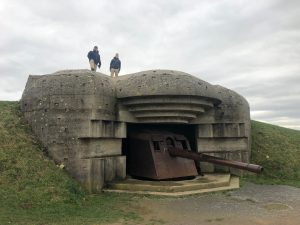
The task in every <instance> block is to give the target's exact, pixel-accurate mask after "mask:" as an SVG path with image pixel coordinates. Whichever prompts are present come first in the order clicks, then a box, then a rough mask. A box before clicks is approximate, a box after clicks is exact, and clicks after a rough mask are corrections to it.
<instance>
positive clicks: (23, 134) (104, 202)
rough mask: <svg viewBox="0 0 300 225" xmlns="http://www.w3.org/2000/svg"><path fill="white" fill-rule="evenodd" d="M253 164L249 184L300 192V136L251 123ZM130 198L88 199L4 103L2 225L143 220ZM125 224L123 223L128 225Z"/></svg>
mask: <svg viewBox="0 0 300 225" xmlns="http://www.w3.org/2000/svg"><path fill="white" fill-rule="evenodd" d="M252 162H253V163H257V164H260V165H263V166H264V168H265V171H264V173H263V175H260V176H248V177H246V178H244V179H245V180H247V181H249V180H251V181H254V182H260V183H280V184H290V185H294V186H299V187H300V181H299V180H300V131H295V130H291V129H286V128H282V127H278V126H273V125H270V124H266V123H261V122H257V121H252ZM132 201H133V200H132V196H130V195H117V194H108V193H106V194H99V195H90V194H87V193H85V192H84V191H83V190H82V189H81V188H80V186H79V185H78V184H77V183H76V182H75V181H74V180H72V179H71V178H70V177H69V176H68V175H67V174H66V172H65V171H64V170H62V169H60V168H59V167H57V166H56V165H55V164H54V163H53V162H52V161H51V160H50V159H48V158H47V157H46V156H45V154H44V153H43V148H42V146H40V145H39V143H38V142H37V141H36V139H35V137H34V136H33V135H32V133H31V132H30V128H29V126H28V125H27V123H26V122H25V121H24V119H23V117H22V115H21V113H20V110H19V105H18V102H0V203H1V204H0V222H1V224H22V225H23V224H72V225H76V224H102V223H113V222H115V221H118V220H120V219H122V220H123V221H125V222H126V221H129V220H139V218H138V215H137V214H136V213H135V212H134V210H133V209H132V208H131V207H130V204H131V202H132ZM123 223H124V222H123Z"/></svg>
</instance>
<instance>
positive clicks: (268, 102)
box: [0, 0, 300, 130]
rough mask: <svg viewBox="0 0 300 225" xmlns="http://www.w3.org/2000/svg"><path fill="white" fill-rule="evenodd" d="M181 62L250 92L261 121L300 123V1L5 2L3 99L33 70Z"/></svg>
mask: <svg viewBox="0 0 300 225" xmlns="http://www.w3.org/2000/svg"><path fill="white" fill-rule="evenodd" d="M94 45H98V46H99V49H100V54H101V60H102V67H101V69H100V72H103V73H106V74H108V72H109V71H108V69H109V62H110V60H111V58H112V57H113V56H114V54H115V53H116V52H118V53H119V54H120V59H121V61H122V71H121V74H120V75H122V74H127V73H133V72H139V71H142V70H149V69H172V70H180V71H184V72H187V73H190V74H192V75H195V76H197V77H199V78H200V79H203V80H205V81H208V82H210V83H212V84H219V85H222V86H225V87H227V88H230V89H233V90H235V91H237V92H238V93H240V94H242V95H243V96H244V97H246V98H247V100H248V102H249V103H250V107H251V116H252V119H255V120H260V121H265V122H268V123H272V124H277V125H281V126H285V127H289V128H294V129H298V130H300V76H299V75H300V74H299V73H300V1H299V0H263V1H262V0H252V1H249V0H234V1H233V0H220V1H218V0H215V1H210V0H203V1H202V0H191V1H190V0H184V1H179V0H165V1H164V0H155V1H151V0H144V1H142V0H126V1H124V0H123V1H122V0H120V1H114V0H110V1H101V0H73V1H71V0H60V1H53V0H35V1H33V0H26V1H21V0H19V1H18V0H0V79H1V82H0V100H19V99H20V98H21V95H22V92H23V89H24V87H25V84H26V80H27V77H28V75H29V74H46V73H52V72H55V71H58V70H62V69H83V68H85V69H88V68H89V64H88V60H87V57H86V55H87V52H88V51H89V50H91V48H92V47H93V46H94Z"/></svg>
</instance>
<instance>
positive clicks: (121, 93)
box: [21, 70, 250, 192]
mask: <svg viewBox="0 0 300 225" xmlns="http://www.w3.org/2000/svg"><path fill="white" fill-rule="evenodd" d="M21 105H22V111H23V112H24V115H25V117H26V118H27V120H28V121H29V123H30V124H31V126H32V128H33V131H34V132H35V133H36V134H37V136H38V137H39V139H40V140H41V141H42V143H43V144H44V146H46V147H47V149H48V152H49V154H50V156H51V157H52V158H53V159H54V160H55V161H56V162H57V163H63V164H64V165H65V166H66V168H67V170H68V171H69V172H70V174H72V176H74V177H75V179H77V180H78V181H80V182H81V183H82V184H83V185H84V186H85V187H86V188H87V189H88V190H90V191H92V192H96V191H99V190H101V189H102V187H103V185H105V182H107V181H111V180H113V179H119V178H121V179H122V178H124V177H125V176H126V156H122V151H121V149H122V138H126V137H127V133H126V124H127V123H129V122H130V123H142V124H144V123H148V124H149V123H152V124H162V128H163V124H169V123H172V124H196V125H197V126H198V129H197V132H196V135H195V136H196V139H197V140H196V145H197V151H199V152H209V153H210V154H212V155H217V156H219V155H220V156H222V157H226V158H229V159H236V160H242V161H246V162H247V161H248V160H249V154H250V141H249V137H250V115H249V105H248V103H247V101H246V100H245V99H244V98H243V97H242V96H240V95H238V94H237V93H235V92H233V91H231V90H229V89H226V88H223V87H221V86H217V85H211V84H209V83H207V82H205V81H203V80H200V79H198V78H196V77H194V76H191V75H189V74H186V73H183V72H178V71H169V70H155V71H144V72H140V73H135V74H129V75H125V76H120V77H119V78H113V79H112V78H110V77H108V76H106V75H104V74H101V73H95V72H91V71H88V70H66V71H59V72H56V73H54V74H48V75H43V76H29V78H28V81H27V84H26V88H25V90H24V93H23V96H22V100H21ZM201 166H202V168H203V170H204V171H211V172H212V171H215V170H224V169H225V168H224V167H215V166H213V165H209V164H205V163H202V164H201ZM231 172H232V173H237V171H236V170H231Z"/></svg>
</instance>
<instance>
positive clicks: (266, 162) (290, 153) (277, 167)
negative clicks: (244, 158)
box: [245, 121, 300, 187]
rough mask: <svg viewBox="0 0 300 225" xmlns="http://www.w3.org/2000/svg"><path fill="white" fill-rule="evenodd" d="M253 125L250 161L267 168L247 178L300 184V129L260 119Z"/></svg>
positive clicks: (254, 180) (270, 182)
mask: <svg viewBox="0 0 300 225" xmlns="http://www.w3.org/2000/svg"><path fill="white" fill-rule="evenodd" d="M251 128H252V129H251V130H252V154H251V162H252V163H256V164H259V165H262V166H263V167H264V172H263V173H262V175H259V176H246V177H245V180H247V181H253V182H255V183H260V184H287V185H292V186H297V187H300V131H297V130H292V129H287V128H283V127H279V126H275V125H271V124H267V123H262V122H258V121H252V122H251Z"/></svg>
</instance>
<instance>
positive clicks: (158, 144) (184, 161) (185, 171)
mask: <svg viewBox="0 0 300 225" xmlns="http://www.w3.org/2000/svg"><path fill="white" fill-rule="evenodd" d="M128 150H129V151H128V153H127V159H128V164H127V165H128V170H129V174H130V175H132V176H135V177H142V178H148V179H153V180H166V179H173V178H180V177H194V176H197V175H198V171H197V168H196V164H195V161H198V162H209V163H213V164H218V165H222V166H229V167H233V168H238V169H242V170H247V171H250V172H254V173H261V172H262V171H263V167H261V166H259V165H254V164H249V163H244V162H239V161H232V160H226V159H223V158H219V157H215V156H210V155H207V154H201V153H197V152H193V151H191V147H190V144H189V141H188V139H187V138H186V137H185V136H184V135H179V134H174V133H171V132H165V131H142V132H138V133H135V134H131V135H130V136H129V146H128Z"/></svg>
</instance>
